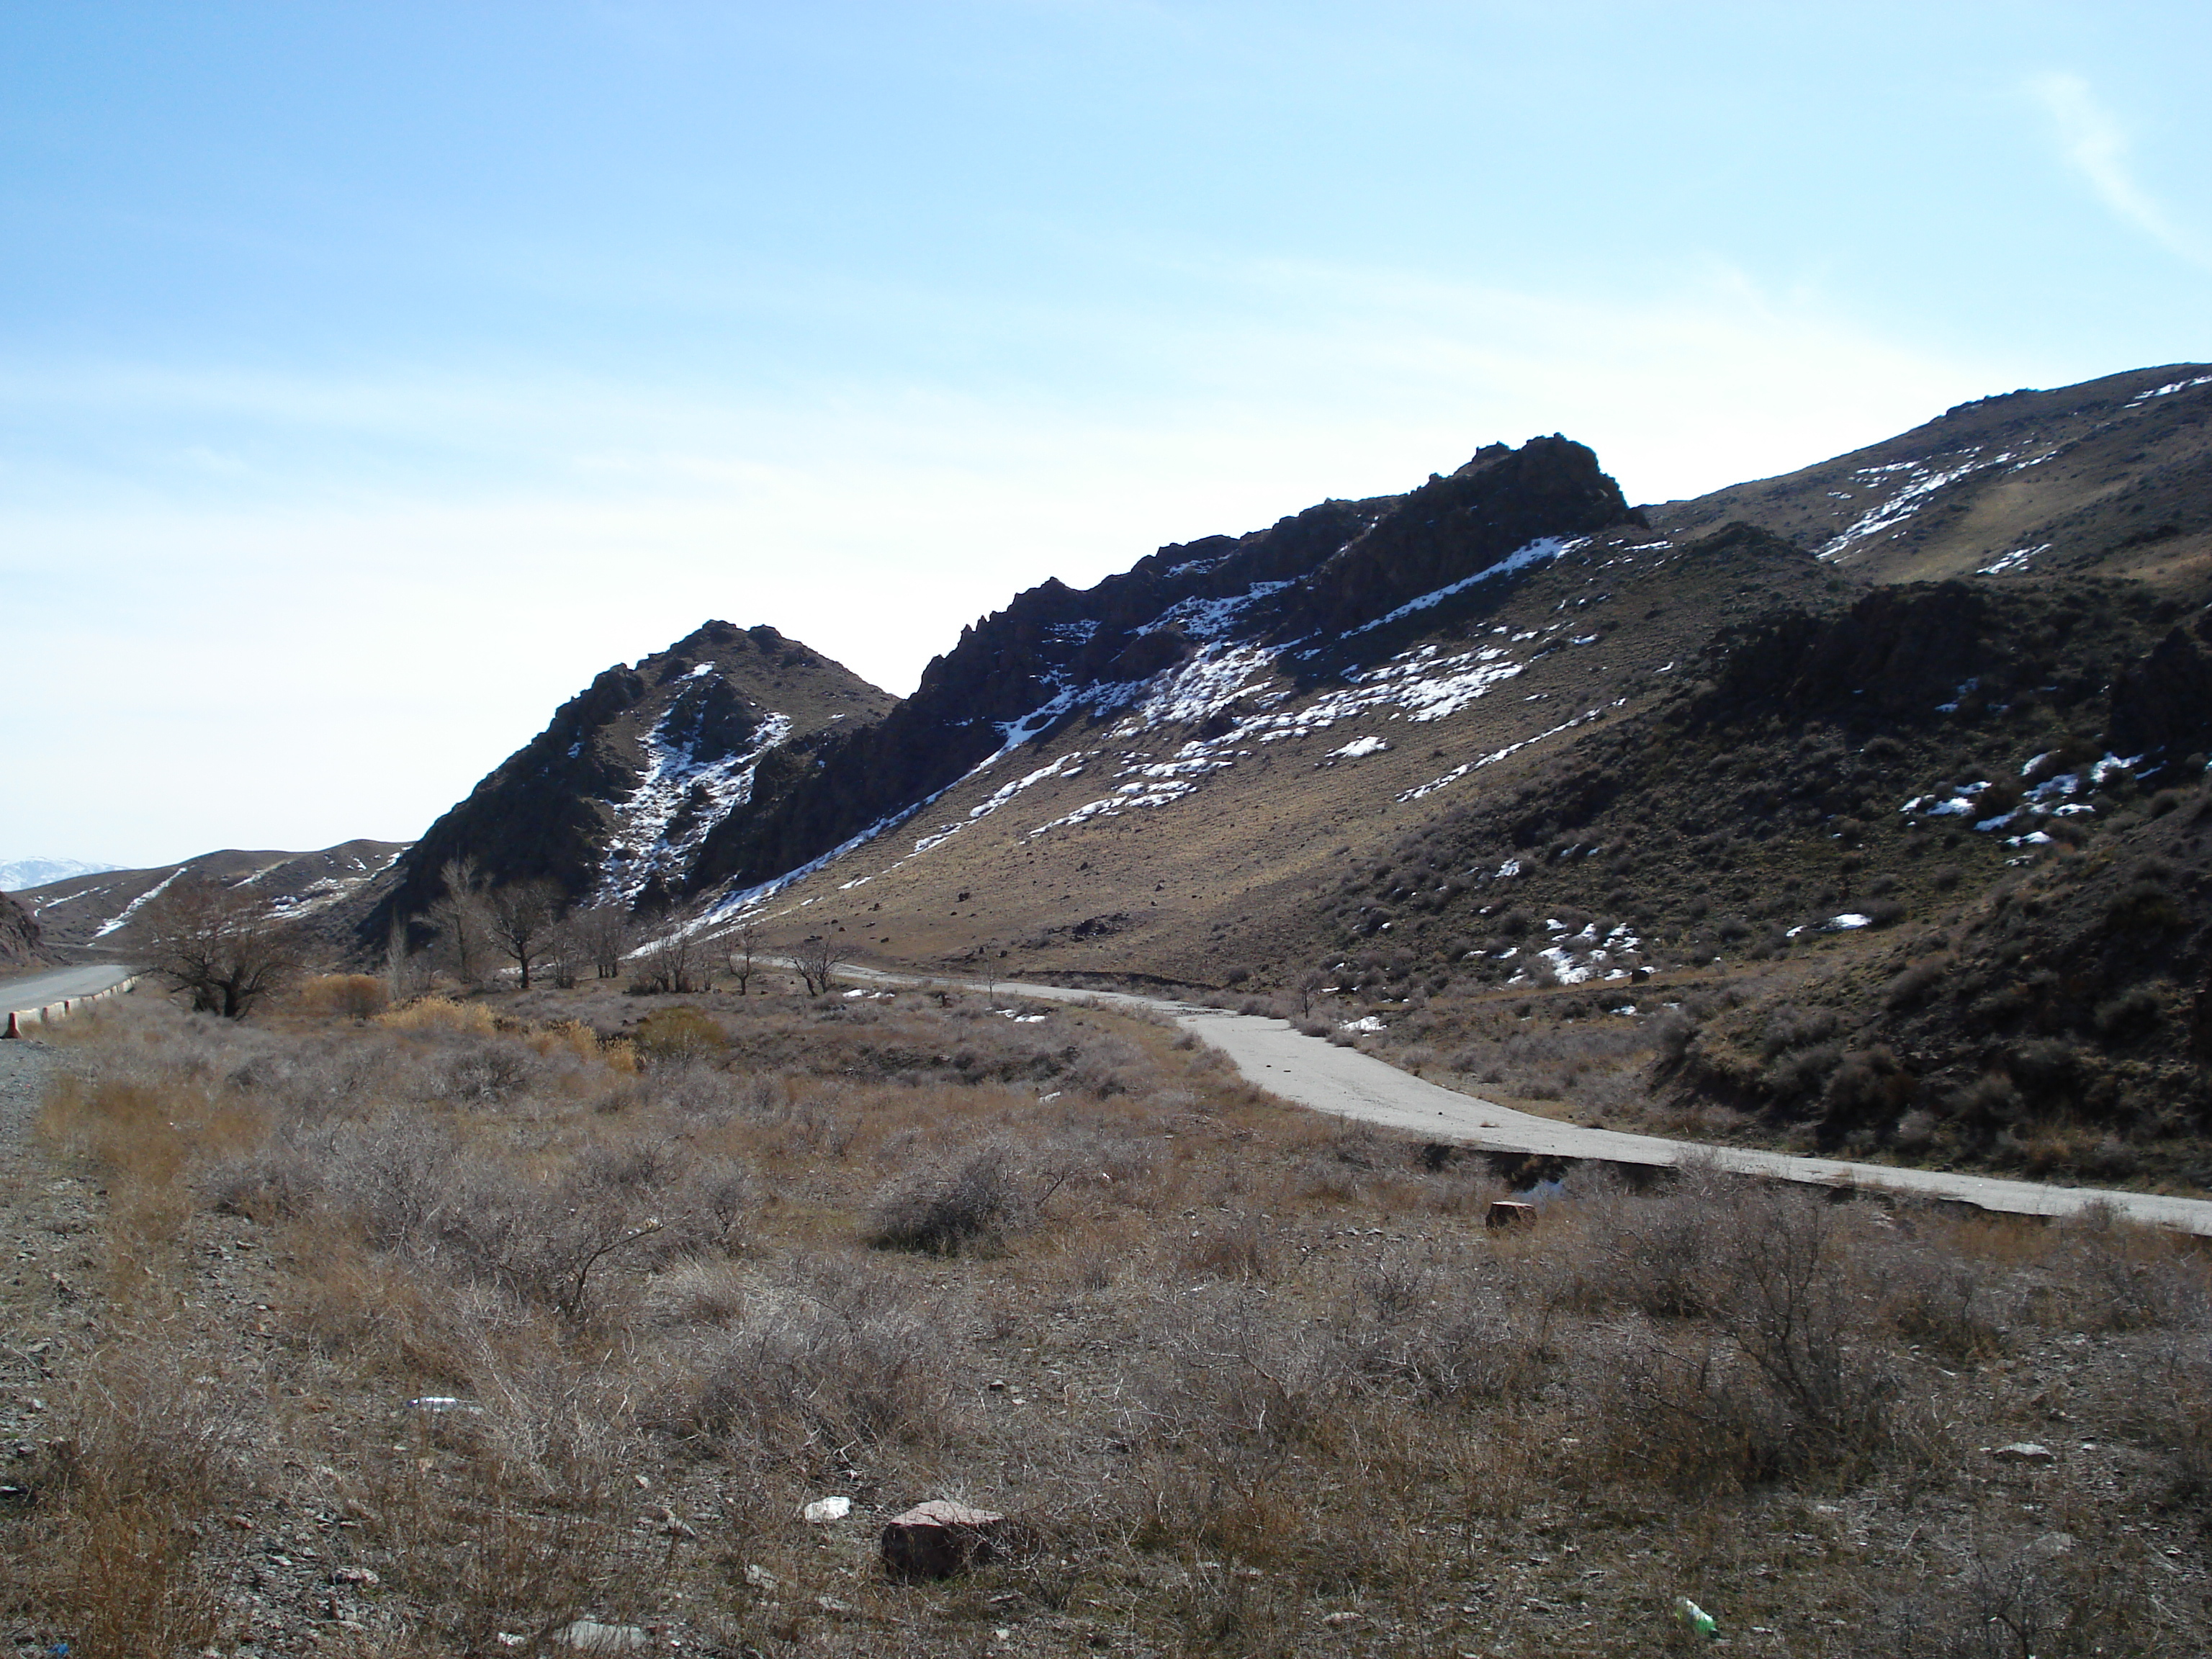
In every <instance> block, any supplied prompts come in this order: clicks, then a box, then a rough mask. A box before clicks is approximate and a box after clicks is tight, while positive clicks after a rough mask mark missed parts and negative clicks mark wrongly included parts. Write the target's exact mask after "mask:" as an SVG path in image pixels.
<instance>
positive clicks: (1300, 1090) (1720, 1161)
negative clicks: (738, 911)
mask: <svg viewBox="0 0 2212 1659" xmlns="http://www.w3.org/2000/svg"><path fill="white" fill-rule="evenodd" d="M839 971H840V973H841V974H842V975H845V976H847V977H848V978H854V979H859V978H867V979H875V980H883V981H889V982H896V983H909V984H912V983H938V984H948V983H951V984H963V985H969V988H970V989H977V990H980V989H983V988H985V987H982V986H980V985H972V984H969V982H968V981H949V980H944V979H938V980H933V981H932V980H926V979H924V978H923V977H922V976H921V975H908V974H879V973H876V972H873V971H872V970H866V969H854V968H843V969H840V970H839ZM991 988H993V989H995V990H998V991H1000V992H1003V993H1005V994H1007V995H1010V996H1023V997H1033V998H1036V999H1039V1000H1048V1001H1054V1002H1080V1001H1087V1000H1093V999H1095V1000H1097V1001H1099V1002H1103V1003H1106V1004H1108V1005H1109V1006H1111V1005H1115V1004H1119V1005H1121V1006H1127V1007H1130V1008H1134V1009H1139V1010H1142V1011H1144V1012H1150V1013H1155V1014H1166V1015H1168V1016H1169V1017H1170V1018H1172V1019H1174V1021H1175V1022H1176V1024H1178V1025H1180V1026H1182V1028H1183V1029H1184V1030H1187V1031H1189V1032H1190V1033H1192V1034H1193V1035H1194V1036H1197V1037H1199V1038H1200V1040H1201V1041H1203V1042H1207V1043H1210V1044H1212V1046H1213V1047H1214V1048H1218V1049H1220V1050H1221V1052H1222V1053H1223V1054H1226V1055H1228V1056H1229V1058H1230V1059H1231V1060H1232V1061H1234V1062H1235V1064H1236V1066H1237V1071H1238V1072H1239V1073H1241V1074H1242V1075H1243V1077H1244V1079H1246V1080H1247V1081H1248V1082H1250V1083H1253V1084H1256V1085H1258V1086H1259V1087H1261V1088H1262V1089H1265V1090H1267V1091H1268V1092H1269V1093H1271V1094H1273V1095H1277V1096H1279V1097H1281V1098H1283V1099H1285V1100H1287V1101H1290V1102H1291V1103H1294V1104H1296V1105H1299V1106H1304V1107H1309V1108H1310V1109H1313V1110H1315V1111H1317V1112H1328V1113H1332V1114H1334V1115H1336V1116H1339V1117H1349V1118H1358V1119H1359V1120H1360V1121H1363V1122H1368V1123H1379V1124H1383V1125H1385V1126H1387V1127H1390V1128H1394V1129H1403V1130H1405V1131H1407V1133H1412V1134H1418V1135H1425V1136H1427V1137H1429V1138H1430V1139H1436V1140H1449V1141H1455V1142H1457V1143H1459V1144H1461V1145H1462V1146H1475V1147H1479V1148H1480V1149H1482V1150H1483V1151H1486V1152H1529V1153H1536V1154H1540V1155H1543V1156H1547V1157H1556V1158H1589V1159H1595V1160H1598V1161H1600V1162H1604V1163H1609V1164H1643V1165H1645V1166H1648V1167H1652V1168H1665V1167H1672V1166H1673V1165H1675V1164H1681V1163H1683V1162H1684V1161H1685V1160H1689V1159H1702V1160H1706V1161H1710V1162H1711V1163H1712V1164H1716V1165H1717V1166H1718V1167H1719V1168H1721V1169H1723V1170H1733V1171H1735V1172H1736V1173H1738V1174H1741V1175H1751V1176H1765V1177H1767V1178H1768V1179H1770V1180H1780V1181H1798V1182H1808V1183H1810V1184H1812V1185H1814V1186H1820V1187H1857V1188H1863V1189H1866V1190H1869V1191H1881V1192H1893V1193H1898V1194H1910V1195H1912V1196H1915V1197H1920V1198H1929V1199H1948V1200H1954V1201H1956V1202H1960V1203H1965V1204H1972V1205H1973V1206H1976V1207H1977V1208H1979V1209H1984V1210H1996V1211H2002V1212H2006V1213H2008V1214H2014V1215H2039V1216H2074V1215H2079V1214H2081V1212H2084V1211H2086V1210H2089V1209H2091V1208H2093V1206H2109V1208H2110V1210H2111V1212H2112V1213H2114V1214H2117V1215H2119V1216H2123V1217H2125V1218H2127V1219H2129V1220H2130V1221H2136V1222H2141V1223H2143V1224H2145V1225H2150V1226H2157V1227H2165V1228H2168V1229H2171V1230H2172V1231H2177V1232H2185V1233H2194V1234H2197V1236H2199V1237H2212V1200H2204V1199H2198V1198H2168V1197H2166V1196H2165V1195H2164V1194H2157V1193H2127V1192H2118V1191H2113V1190H2110V1189H2107V1188H2097V1187H2052V1186H2046V1185H2045V1184H2044V1183H2042V1182H2034V1181H2001V1180H1998V1179H1996V1178H1995V1177H1994V1176H1975V1175H1958V1174H1953V1173H1950V1172H1948V1171H1944V1170H1905V1169H1894V1168H1892V1167H1891V1166H1889V1165H1887V1164H1846V1163H1844V1162H1841V1161H1840V1160H1838V1159H1835V1158H1794V1157H1792V1156H1790V1154H1788V1153H1786V1152H1756V1151H1753V1150H1751V1149H1749V1148H1747V1147H1741V1146H1711V1145H1708V1144H1706V1143H1705V1142H1702V1141H1694V1140H1669V1139H1665V1138H1663V1137H1662V1136H1659V1135H1632V1134H1623V1133H1620V1132H1619V1131H1617V1130H1613V1129H1585V1128H1583V1127H1580V1126H1579V1125H1577V1124H1572V1123H1562V1122H1559V1121H1557V1120H1555V1119H1553V1118H1548V1117H1538V1116H1536V1115H1534V1114H1533V1113H1529V1112H1518V1111H1515V1110H1514V1109H1512V1108H1511V1107H1509V1106H1500V1105H1498V1104H1497V1103H1494V1102H1492V1101H1487V1100H1483V1099H1480V1097H1476V1096H1474V1095H1464V1094H1461V1093H1459V1092H1458V1091H1455V1090H1452V1089H1446V1088H1443V1087H1440V1086H1439V1085H1436V1084H1433V1083H1430V1082H1426V1081H1425V1080H1424V1079H1420V1078H1418V1077H1414V1076H1413V1075H1411V1074H1410V1073H1406V1072H1401V1071H1400V1070H1399V1069H1398V1068H1397V1067H1396V1066H1391V1065H1389V1064H1386V1063H1385V1062H1384V1061H1383V1060H1377V1059H1376V1058H1375V1057H1374V1056H1373V1055H1371V1054H1361V1053H1360V1052H1359V1051H1358V1049H1357V1048H1338V1047H1337V1046H1336V1045H1335V1044H1334V1043H1332V1042H1328V1040H1327V1039H1325V1038H1322V1037H1310V1036H1304V1035H1303V1034H1301V1033H1300V1032H1299V1031H1298V1030H1297V1029H1296V1028H1295V1027H1293V1026H1292V1025H1291V1023H1290V1022H1289V1021H1288V1020H1282V1019H1269V1018H1262V1017H1261V1016H1258V1015H1254V1014H1232V1013H1229V1012H1225V1011H1224V1010H1222V1009H1218V1008H1206V1007H1201V1006H1197V1005H1195V1004H1192V1003H1188V1002H1170V1001H1164V1000H1160V999H1158V998H1154V997H1141V996H1132V995H1129V994H1126V993H1123V992H1119V991H1083V990H1071V989H1069V988H1068V987H1065V986H1059V985H1029V984H1017V983H1014V982H1012V981H996V982H995V983H994V985H993V986H992V987H991Z"/></svg>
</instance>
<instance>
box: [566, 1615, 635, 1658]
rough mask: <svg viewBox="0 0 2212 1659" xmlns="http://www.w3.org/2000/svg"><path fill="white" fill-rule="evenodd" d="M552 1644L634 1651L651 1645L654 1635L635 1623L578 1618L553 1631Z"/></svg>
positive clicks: (598, 1650) (581, 1649) (585, 1650)
mask: <svg viewBox="0 0 2212 1659" xmlns="http://www.w3.org/2000/svg"><path fill="white" fill-rule="evenodd" d="M553 1642H554V1645H555V1646H556V1647H564V1648H567V1649H568V1650H571V1651H573V1652H576V1653H595V1654H597V1653H635V1652H636V1651H637V1650H639V1649H641V1648H649V1647H651V1646H652V1645H653V1638H652V1637H651V1636H649V1635H647V1633H646V1632H644V1631H641V1630H640V1629H639V1628H638V1627H637V1626H635V1625H602V1624H600V1623H599V1621H598V1620H595V1619H579V1620H574V1622H573V1623H570V1624H567V1625H564V1626H562V1627H561V1628H560V1629H559V1630H557V1631H556V1632H554V1633H553Z"/></svg>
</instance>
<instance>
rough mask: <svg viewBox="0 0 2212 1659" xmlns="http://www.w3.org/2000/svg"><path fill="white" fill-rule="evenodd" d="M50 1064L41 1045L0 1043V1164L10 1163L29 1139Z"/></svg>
mask: <svg viewBox="0 0 2212 1659" xmlns="http://www.w3.org/2000/svg"><path fill="white" fill-rule="evenodd" d="M53 1063H54V1062H53V1054H52V1050H51V1049H49V1048H47V1047H46V1044H45V1043H43V1042H0V1163H8V1162H12V1161H13V1160H14V1159H15V1158H16V1157H17V1156H19V1155H20V1153H21V1149H22V1146H23V1143H24V1142H25V1141H26V1140H27V1139H29V1138H30V1133H31V1121H32V1119H33V1118H35V1117H36V1116H37V1115H38V1114H39V1100H40V1097H41V1096H42V1095H43V1094H44V1093H45V1092H46V1077H47V1075H48V1073H51V1072H52V1069H53Z"/></svg>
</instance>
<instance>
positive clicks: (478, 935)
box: [429, 854, 491, 985]
mask: <svg viewBox="0 0 2212 1659" xmlns="http://www.w3.org/2000/svg"><path fill="white" fill-rule="evenodd" d="M438 879H439V881H440V882H441V883H442V884H444V886H445V889H446V890H445V893H444V895H443V896H441V897H439V898H437V899H435V900H433V901H432V902H431V905H430V909H429V919H430V926H431V927H433V928H434V929H435V931H436V933H437V941H438V951H439V954H440V955H441V956H442V957H444V958H445V965H446V966H447V968H449V969H452V970H453V976H454V977H455V978H456V979H458V980H459V981H461V983H462V984H464V985H474V984H477V982H478V981H481V980H482V979H483V976H484V973H485V970H486V969H489V967H490V966H491V930H490V926H489V921H488V920H487V918H486V916H485V914H484V879H483V873H482V872H480V871H478V870H477V861H476V860H474V859H472V858H471V857H469V856H468V855H467V854H461V855H460V856H459V857H457V858H450V859H447V860H446V862H445V864H444V866H442V867H441V868H440V870H439V872H438Z"/></svg>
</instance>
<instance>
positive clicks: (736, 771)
mask: <svg viewBox="0 0 2212 1659" xmlns="http://www.w3.org/2000/svg"><path fill="white" fill-rule="evenodd" d="M709 666H711V665H709ZM680 708H681V706H680V705H678V706H677V707H671V708H670V709H669V711H668V712H667V713H666V714H663V715H662V716H661V717H660V718H659V720H656V721H655V722H653V730H652V731H650V732H647V734H646V737H645V742H644V749H645V761H646V765H645V775H644V777H643V778H641V780H640V781H639V782H638V786H637V787H636V788H635V789H634V790H632V791H631V792H630V793H629V796H628V798H627V799H623V800H622V801H620V802H618V803H617V804H616V805H615V808H614V811H615V817H616V819H617V822H618V823H619V825H620V827H619V828H618V829H617V830H616V831H615V834H614V835H613V836H612V837H611V839H610V840H609V842H608V845H607V851H606V855H605V861H604V862H603V863H602V865H601V866H600V876H599V888H600V890H599V896H600V897H601V898H602V899H617V900H620V901H621V902H623V903H624V904H629V903H630V902H633V901H635V899H636V897H637V896H638V894H639V893H640V892H641V891H642V890H644V887H645V884H647V882H648V881H650V880H651V879H652V878H653V877H654V876H655V875H656V874H659V873H662V872H665V873H667V874H669V875H671V876H678V875H681V874H682V873H683V872H684V871H686V870H688V869H690V867H691V863H692V860H693V858H694V855H695V854H696V853H697V852H698V849H699V844H700V843H701V842H703V841H704V840H706V838H707V835H708V831H710V830H711V829H714V826H715V825H716V824H718V823H720V822H721V821H722V820H723V819H724V818H726V817H729V815H730V814H731V813H732V811H735V810H736V809H737V808H738V807H740V806H742V805H744V804H745V802H747V801H748V800H750V799H752V793H753V774H754V771H755V769H757V767H758V766H759V765H760V761H761V757H762V756H763V755H765V754H767V753H768V751H769V750H771V749H774V748H775V747H776V746H777V745H778V744H781V743H783V742H784V741H785V740H787V738H789V737H790V736H791V732H792V721H791V717H790V716H789V715H787V714H769V715H768V716H767V717H766V718H764V719H763V720H762V721H761V723H760V724H759V725H758V726H756V727H755V728H754V729H753V733H752V740H751V742H750V743H749V744H747V745H746V746H745V747H744V749H741V750H738V752H737V753H736V754H733V755H715V756H710V757H701V756H700V755H699V754H698V753H697V752H696V749H695V747H694V743H693V741H692V740H690V739H679V738H676V737H675V736H674V735H673V734H672V732H671V725H672V723H673V722H675V721H676V720H678V718H679V711H680Z"/></svg>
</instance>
